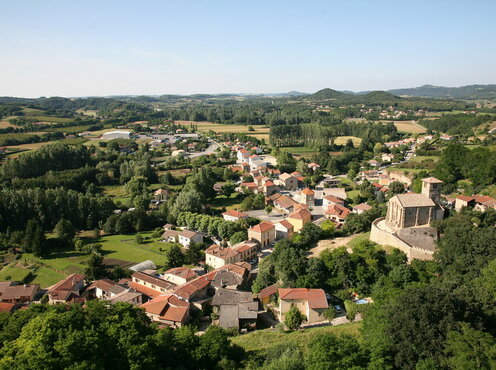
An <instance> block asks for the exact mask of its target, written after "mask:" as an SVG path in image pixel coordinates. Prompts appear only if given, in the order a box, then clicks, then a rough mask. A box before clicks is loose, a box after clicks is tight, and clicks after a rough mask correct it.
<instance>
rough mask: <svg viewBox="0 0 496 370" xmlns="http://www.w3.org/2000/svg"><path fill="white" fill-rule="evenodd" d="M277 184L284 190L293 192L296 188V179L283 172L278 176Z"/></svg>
mask: <svg viewBox="0 0 496 370" xmlns="http://www.w3.org/2000/svg"><path fill="white" fill-rule="evenodd" d="M279 184H281V186H282V187H283V188H284V189H286V190H289V191H295V190H296V189H297V188H298V179H297V178H296V177H294V176H293V175H290V174H289V173H286V172H284V173H283V174H281V175H280V176H279Z"/></svg>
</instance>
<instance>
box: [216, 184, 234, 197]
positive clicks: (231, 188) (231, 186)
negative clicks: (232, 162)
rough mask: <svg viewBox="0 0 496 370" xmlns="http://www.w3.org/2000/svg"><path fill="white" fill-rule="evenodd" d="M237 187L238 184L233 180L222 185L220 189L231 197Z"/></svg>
mask: <svg viewBox="0 0 496 370" xmlns="http://www.w3.org/2000/svg"><path fill="white" fill-rule="evenodd" d="M235 188H236V184H234V183H233V182H232V181H227V182H226V183H225V184H223V185H222V186H221V188H220V190H221V191H222V194H224V195H225V196H226V197H228V198H229V197H230V196H231V194H232V193H234V189H235Z"/></svg>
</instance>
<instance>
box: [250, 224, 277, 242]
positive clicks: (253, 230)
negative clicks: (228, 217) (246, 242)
mask: <svg viewBox="0 0 496 370" xmlns="http://www.w3.org/2000/svg"><path fill="white" fill-rule="evenodd" d="M248 239H253V240H256V241H258V242H259V243H260V245H261V246H262V248H265V247H266V246H268V245H269V244H270V243H272V242H273V241H274V240H275V239H276V229H275V226H274V224H273V223H272V222H268V221H264V222H261V223H259V224H258V225H255V226H252V227H250V228H249V229H248Z"/></svg>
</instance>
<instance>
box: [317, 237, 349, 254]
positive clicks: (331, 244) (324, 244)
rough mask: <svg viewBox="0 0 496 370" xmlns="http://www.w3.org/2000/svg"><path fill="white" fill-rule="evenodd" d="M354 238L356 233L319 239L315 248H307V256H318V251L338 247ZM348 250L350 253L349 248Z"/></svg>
mask: <svg viewBox="0 0 496 370" xmlns="http://www.w3.org/2000/svg"><path fill="white" fill-rule="evenodd" d="M354 238H356V235H350V236H345V237H342V238H334V239H324V240H320V241H319V242H318V244H317V246H316V247H315V248H312V249H310V250H309V255H308V257H318V256H319V255H320V252H322V251H323V250H326V249H330V250H333V249H336V248H338V247H341V246H343V245H346V244H348V243H349V242H350V241H351V240H353V239H354ZM348 252H349V253H351V248H348Z"/></svg>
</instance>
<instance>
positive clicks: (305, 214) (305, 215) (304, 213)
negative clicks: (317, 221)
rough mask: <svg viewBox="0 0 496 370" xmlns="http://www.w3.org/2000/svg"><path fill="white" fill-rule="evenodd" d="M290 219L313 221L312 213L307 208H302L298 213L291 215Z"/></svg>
mask: <svg viewBox="0 0 496 370" xmlns="http://www.w3.org/2000/svg"><path fill="white" fill-rule="evenodd" d="M288 218H293V219H296V220H306V219H310V220H311V219H312V214H311V213H310V211H308V210H307V209H305V208H301V209H299V210H298V211H296V212H293V213H291V214H290V215H289V216H288Z"/></svg>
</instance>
